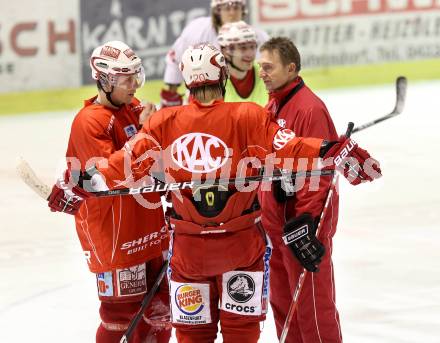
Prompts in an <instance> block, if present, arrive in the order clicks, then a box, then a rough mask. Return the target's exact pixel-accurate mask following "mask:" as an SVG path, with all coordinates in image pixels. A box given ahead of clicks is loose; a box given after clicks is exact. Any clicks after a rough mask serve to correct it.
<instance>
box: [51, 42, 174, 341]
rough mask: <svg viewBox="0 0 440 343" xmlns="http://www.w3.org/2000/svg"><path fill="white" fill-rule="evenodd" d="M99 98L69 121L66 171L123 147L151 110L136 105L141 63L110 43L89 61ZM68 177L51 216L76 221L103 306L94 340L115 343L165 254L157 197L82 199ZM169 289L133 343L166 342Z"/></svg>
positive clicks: (151, 309)
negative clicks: (71, 216) (69, 186)
mask: <svg viewBox="0 0 440 343" xmlns="http://www.w3.org/2000/svg"><path fill="white" fill-rule="evenodd" d="M90 66H91V68H92V76H93V79H94V80H96V83H97V88H98V94H97V96H94V97H93V98H91V99H89V100H86V101H85V102H84V107H83V108H82V109H81V110H80V111H79V113H78V114H77V115H76V117H75V119H74V120H73V123H72V127H71V132H70V139H69V144H68V148H67V153H66V157H67V163H68V167H69V169H68V170H85V169H86V168H87V167H89V166H90V165H93V164H94V163H95V162H96V161H97V160H98V159H102V158H108V157H109V156H110V155H111V154H112V153H113V152H114V151H117V150H119V149H121V148H122V147H123V146H124V144H126V142H127V141H128V140H129V139H130V137H132V136H134V135H135V134H136V132H138V130H139V129H140V127H141V126H142V122H144V120H145V119H146V117H147V116H148V115H149V114H150V113H151V112H154V106H152V105H151V104H146V105H144V106H143V105H141V104H140V102H139V100H138V99H136V98H135V93H136V90H137V89H138V88H139V87H141V86H142V85H143V83H144V80H145V76H144V71H143V67H142V62H141V60H140V58H139V57H138V56H137V55H136V54H135V53H134V52H133V51H132V50H131V49H130V48H129V47H128V46H127V45H126V44H124V43H122V42H119V41H111V42H107V43H105V44H103V45H102V46H99V47H97V48H96V49H95V50H94V51H93V53H92V56H91V58H90ZM69 177H70V175H69V172H66V175H65V179H64V180H59V182H58V183H57V184H56V185H54V187H53V189H52V194H51V195H50V198H49V206H50V208H51V210H52V211H60V212H66V213H70V214H74V215H75V223H76V230H77V233H78V237H79V240H80V242H81V246H82V248H83V250H84V253H85V255H86V258H87V262H88V266H89V269H90V271H91V272H92V273H94V274H95V276H96V282H97V287H98V296H99V300H100V302H101V306H100V309H99V314H100V317H101V324H100V326H99V327H98V329H97V332H96V342H98V343H113V342H119V340H120V339H121V337H122V335H123V333H124V332H125V330H126V329H127V328H128V325H129V323H130V320H131V319H132V318H133V316H134V315H135V314H136V312H137V311H138V310H139V308H140V307H141V301H142V299H143V296H144V294H145V292H147V291H148V290H149V287H150V286H151V285H152V284H153V283H154V281H155V279H156V276H157V274H158V272H159V270H160V269H161V266H162V264H163V260H164V257H163V255H166V250H167V249H168V232H167V229H166V227H165V223H164V216H163V212H162V207H161V206H159V207H156V208H153V207H152V206H149V205H148V204H150V205H152V204H155V203H158V204H160V195H159V194H157V193H155V194H149V195H146V196H145V197H142V198H141V199H139V198H138V199H135V198H134V197H133V196H124V197H121V196H119V197H112V198H106V199H93V198H90V199H87V200H85V201H83V200H82V197H81V195H84V194H82V193H81V192H79V197H78V196H75V197H71V195H72V194H71V193H70V191H69V190H68V189H67V187H66V182H68V179H69ZM168 321H169V298H168V288H167V285H166V283H164V285H163V286H161V291H159V292H158V293H157V294H156V296H155V298H154V299H153V301H152V304H151V305H150V306H149V307H148V308H147V309H146V311H145V313H144V315H143V320H141V321H140V322H139V324H138V326H137V327H136V330H135V332H134V334H133V336H132V337H133V339H132V340H131V342H138V343H141V342H150V343H155V342H158V343H166V342H168V341H169V339H170V336H171V327H170V325H169V324H167V323H168Z"/></svg>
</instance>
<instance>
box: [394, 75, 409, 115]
mask: <svg viewBox="0 0 440 343" xmlns="http://www.w3.org/2000/svg"><path fill="white" fill-rule="evenodd" d="M407 86H408V80H407V79H406V77H405V76H399V77H398V78H397V79H396V94H397V97H396V107H395V108H394V111H393V112H395V113H398V114H400V113H402V111H403V108H404V106H405V99H406V89H407Z"/></svg>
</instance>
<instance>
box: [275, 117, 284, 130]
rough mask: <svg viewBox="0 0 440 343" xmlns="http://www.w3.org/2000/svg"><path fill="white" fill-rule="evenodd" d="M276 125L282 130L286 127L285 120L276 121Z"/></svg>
mask: <svg viewBox="0 0 440 343" xmlns="http://www.w3.org/2000/svg"><path fill="white" fill-rule="evenodd" d="M277 124H278V125H279V126H281V127H283V128H285V127H286V120H285V119H281V118H280V119H277Z"/></svg>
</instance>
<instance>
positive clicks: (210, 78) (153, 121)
mask: <svg viewBox="0 0 440 343" xmlns="http://www.w3.org/2000/svg"><path fill="white" fill-rule="evenodd" d="M179 66H180V70H181V72H182V75H183V78H184V80H185V84H186V86H187V87H188V88H189V91H190V93H191V97H190V103H189V104H188V105H185V106H174V107H169V108H164V109H162V110H160V111H158V112H156V113H154V114H153V115H152V116H150V117H149V118H148V119H147V121H146V122H145V123H144V125H143V127H142V129H141V131H140V132H139V134H138V135H136V137H135V138H134V139H132V140H130V141H129V142H127V143H126V144H125V146H124V148H123V149H122V150H119V151H117V152H115V153H113V154H112V155H111V156H110V157H109V159H108V166H107V167H106V168H101V167H99V166H98V168H97V170H96V168H95V170H94V171H90V175H91V174H93V175H94V176H93V177H98V178H99V176H100V175H101V177H103V178H102V180H106V185H105V186H106V187H109V188H114V187H117V186H118V185H119V183H118V182H119V181H117V180H124V179H127V177H130V179H134V180H140V179H141V180H145V177H146V176H148V175H149V174H150V173H151V170H152V168H156V167H157V166H158V165H159V163H155V162H157V161H154V156H157V155H160V157H161V164H160V165H161V167H162V168H163V170H164V171H165V174H166V177H167V179H168V180H173V182H179V183H181V184H186V181H189V180H205V179H212V178H219V177H223V178H228V177H231V178H234V177H239V176H243V175H255V174H256V172H257V171H256V170H255V169H254V168H252V166H255V165H258V166H259V165H260V164H261V163H264V162H265V161H268V162H269V161H279V163H277V164H276V167H281V166H285V167H286V168H296V167H294V166H292V160H293V159H295V161H296V160H297V159H298V158H307V159H312V158H317V157H318V156H321V157H324V158H327V157H332V156H339V155H340V154H346V155H344V156H345V157H347V158H348V157H355V158H358V162H359V164H358V165H357V167H359V166H361V167H360V172H359V173H360V174H359V177H358V178H357V180H358V181H360V178H364V180H368V181H371V180H372V179H373V178H374V177H377V176H378V175H380V169H378V168H377V171H378V173H379V174H374V175H376V176H369V175H367V174H366V173H365V171H364V170H363V169H362V168H363V167H362V166H363V165H364V163H365V159H364V158H369V157H370V156H369V155H368V153H366V152H365V151H364V150H362V149H359V148H358V146H357V145H356V144H355V143H353V142H352V141H351V140H349V139H347V138H345V137H343V138H341V139H340V140H339V141H335V142H331V143H327V142H324V141H323V140H322V139H315V138H307V139H304V138H300V137H296V136H295V134H294V133H293V132H292V131H290V130H285V129H283V128H281V127H280V126H279V125H278V124H276V123H275V122H274V121H272V120H271V117H270V116H268V114H267V112H266V111H265V110H264V109H263V108H262V107H261V106H259V105H257V104H254V103H251V102H229V103H228V102H224V101H223V96H224V92H225V81H226V80H227V77H228V69H227V65H226V62H225V58H224V56H223V55H222V53H221V52H220V51H219V50H218V49H216V48H215V47H214V46H212V45H209V44H203V45H199V46H195V47H190V48H188V49H187V50H186V51H185V52H184V53H183V56H182V60H181V63H180V64H179ZM352 144H354V145H352ZM347 146H350V147H353V149H352V150H349V149H348V148H347ZM347 151H349V152H348V153H347ZM158 152H160V153H159V154H158ZM267 155H271V156H272V157H271V158H267V157H268V156H267ZM345 157H344V158H345ZM285 158H288V159H287V160H284V159H285ZM327 161H328V160H327ZM127 162H131V164H130V163H128V164H127ZM284 162H286V163H284ZM269 163H270V162H269ZM295 165H296V164H295ZM300 165H301V164H300ZM327 165H328V164H327ZM338 165H339V168H341V170H342V169H344V170H343V172H345V173H346V174H344V175H348V174H347V172H348V170H349V168H353V167H352V166H351V165H348V166H347V164H346V163H345V160H344V161H343V162H342V163H340V164H338ZM130 167H131V168H130ZM267 167H269V168H271V167H272V168H273V167H274V166H273V165H272V166H270V165H268V166H267ZM330 167H334V165H331V166H330ZM369 167H370V165H369ZM127 168H128V170H127ZM266 170H267V169H266ZM155 171H157V170H156V169H155ZM350 177H351V176H350ZM188 183H189V182H188ZM106 187H104V189H105V188H106ZM257 188H258V185H257V184H253V185H249V187H247V186H246V187H245V186H244V185H243V184H240V185H239V184H238V183H237V184H236V185H234V184H230V185H215V184H214V183H211V182H207V183H205V184H202V185H200V186H199V187H197V188H194V189H188V188H185V189H182V190H181V191H177V190H174V191H173V192H172V194H171V202H172V205H173V210H174V214H173V215H172V216H171V218H170V222H171V227H172V228H173V231H172V239H171V244H170V254H169V256H170V265H169V273H168V276H169V280H170V292H171V297H170V298H171V306H172V311H171V313H172V323H173V326H174V327H175V328H176V336H177V340H178V341H179V342H183V343H208V342H209V343H212V342H214V341H215V339H216V336H217V330H218V328H217V327H218V323H220V326H221V332H222V336H223V342H224V343H236V342H240V343H256V342H257V341H258V338H259V336H260V325H259V324H260V321H262V320H264V318H265V314H266V311H267V304H268V297H269V284H268V279H269V259H270V256H271V251H272V249H271V246H270V242H269V240H268V239H267V236H266V234H265V233H264V230H263V228H262V227H261V226H260V225H259V222H260V215H261V211H260V208H259V206H258V202H257ZM97 190H98V189H97ZM101 190H102V189H101ZM310 230H311V228H310ZM301 237H302V236H301ZM311 238H312V237H311V236H310V235H307V239H304V240H303V245H301V244H299V245H298V247H297V249H301V251H302V254H303V255H304V256H305V257H306V258H313V262H316V261H315V260H314V259H315V258H317V257H321V256H322V255H320V256H315V255H314V254H315V252H314V251H309V250H308V249H307V244H308V242H310V239H311ZM292 249H293V248H292ZM310 254H311V255H312V256H310ZM286 287H287V285H286Z"/></svg>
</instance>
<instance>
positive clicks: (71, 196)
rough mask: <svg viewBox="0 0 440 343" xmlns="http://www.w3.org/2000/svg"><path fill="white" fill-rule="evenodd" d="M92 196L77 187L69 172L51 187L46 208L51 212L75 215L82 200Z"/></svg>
mask: <svg viewBox="0 0 440 343" xmlns="http://www.w3.org/2000/svg"><path fill="white" fill-rule="evenodd" d="M90 196H92V194H91V193H88V192H86V191H85V190H83V189H82V188H81V187H79V186H78V184H77V183H76V182H74V181H73V180H72V178H71V177H70V171H69V170H66V171H65V172H64V177H63V178H60V179H58V181H57V183H56V184H55V185H54V186H53V187H52V192H51V193H50V195H49V199H48V201H49V203H48V206H49V207H50V210H51V211H52V212H64V213H68V214H72V215H75V214H76V213H77V212H78V210H79V208H80V207H81V204H82V203H83V201H84V199H87V198H89V197H90Z"/></svg>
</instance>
